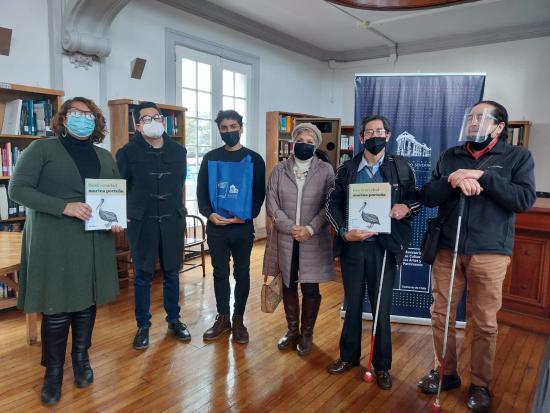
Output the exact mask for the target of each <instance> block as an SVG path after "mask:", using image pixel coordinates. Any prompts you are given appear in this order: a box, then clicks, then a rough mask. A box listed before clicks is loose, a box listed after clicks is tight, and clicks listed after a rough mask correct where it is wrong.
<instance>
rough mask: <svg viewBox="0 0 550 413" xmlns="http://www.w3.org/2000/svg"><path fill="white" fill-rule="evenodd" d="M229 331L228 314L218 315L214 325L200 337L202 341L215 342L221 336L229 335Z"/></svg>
mask: <svg viewBox="0 0 550 413" xmlns="http://www.w3.org/2000/svg"><path fill="white" fill-rule="evenodd" d="M230 331H231V321H230V319H229V314H218V315H217V316H216V321H215V322H214V325H213V326H212V327H210V328H209V329H208V330H206V331H205V333H204V334H203V335H202V339H203V340H206V341H209V340H215V339H217V338H218V337H220V336H222V335H223V334H225V333H229V332H230Z"/></svg>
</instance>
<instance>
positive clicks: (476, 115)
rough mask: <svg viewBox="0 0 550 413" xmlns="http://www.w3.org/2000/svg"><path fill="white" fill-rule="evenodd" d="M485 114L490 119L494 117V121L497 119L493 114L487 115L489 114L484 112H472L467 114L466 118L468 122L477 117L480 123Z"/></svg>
mask: <svg viewBox="0 0 550 413" xmlns="http://www.w3.org/2000/svg"><path fill="white" fill-rule="evenodd" d="M483 116H485V117H487V118H489V119H492V120H494V121H496V120H497V118H495V117H494V116H493V115H487V114H483V113H470V114H469V115H467V116H466V120H467V121H468V122H472V121H473V120H474V119H475V120H476V122H478V123H479V122H481V121H482V120H483Z"/></svg>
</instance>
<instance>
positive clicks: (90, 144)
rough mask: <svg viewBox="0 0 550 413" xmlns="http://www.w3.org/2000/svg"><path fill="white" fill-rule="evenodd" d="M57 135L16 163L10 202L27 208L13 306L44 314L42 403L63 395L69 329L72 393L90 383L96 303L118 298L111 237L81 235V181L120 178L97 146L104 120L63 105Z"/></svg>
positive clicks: (83, 105) (73, 102)
mask: <svg viewBox="0 0 550 413" xmlns="http://www.w3.org/2000/svg"><path fill="white" fill-rule="evenodd" d="M53 130H54V132H55V133H56V135H57V137H55V138H48V139H41V140H37V141H35V142H33V143H32V144H31V145H30V146H29V147H28V148H27V149H25V150H24V151H23V153H22V155H21V158H20V159H19V160H18V161H17V165H16V167H15V171H14V173H13V176H12V178H11V180H10V185H9V195H10V197H11V198H12V199H13V200H14V201H16V202H18V203H20V204H22V205H24V206H25V207H26V208H27V220H26V223H25V232H24V234H23V246H22V251H21V269H20V275H19V277H20V278H19V288H20V289H19V296H18V304H17V305H18V307H19V308H21V309H23V310H24V311H25V312H26V313H34V312H41V313H42V314H43V317H42V326H41V336H42V365H43V366H44V367H46V374H45V376H44V384H43V387H42V394H41V397H42V402H43V403H44V404H46V405H51V404H55V403H57V401H58V400H59V399H60V397H61V385H62V382H63V364H64V362H65V351H66V346H67V337H68V334H69V327H71V329H72V351H71V356H72V362H73V363H72V364H73V371H74V379H75V384H76V386H77V387H86V386H88V385H89V384H91V383H92V382H93V371H92V369H91V367H90V362H89V358H88V349H89V348H90V346H91V337H92V330H93V327H94V321H95V314H96V305H98V304H103V303H106V302H108V301H111V300H113V299H114V298H116V296H117V295H118V277H117V269H116V259H115V244H114V235H113V234H112V232H118V231H122V228H121V227H118V226H113V227H112V231H88V232H86V231H84V221H86V220H88V219H89V218H90V217H91V212H92V210H91V208H90V206H89V205H87V204H86V203H84V179H85V178H101V179H114V178H119V174H118V170H117V166H116V163H115V161H114V159H113V157H112V156H111V154H110V152H108V151H107V150H105V149H102V148H99V147H98V146H96V145H94V143H99V142H101V141H102V140H103V138H104V137H105V118H104V117H103V115H102V113H101V110H100V109H99V108H98V107H97V106H96V104H95V103H94V102H92V101H91V100H89V99H86V98H82V97H75V98H74V99H70V100H67V101H66V102H65V103H64V104H63V106H62V107H61V110H60V111H59V112H58V113H57V114H56V115H55V118H54V120H53Z"/></svg>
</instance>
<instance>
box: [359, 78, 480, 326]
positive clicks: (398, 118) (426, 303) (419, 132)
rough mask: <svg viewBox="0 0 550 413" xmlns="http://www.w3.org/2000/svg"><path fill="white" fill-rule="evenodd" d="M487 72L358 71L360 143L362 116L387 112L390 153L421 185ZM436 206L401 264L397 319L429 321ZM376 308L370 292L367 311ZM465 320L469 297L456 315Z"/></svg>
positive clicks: (416, 224)
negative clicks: (429, 248)
mask: <svg viewBox="0 0 550 413" xmlns="http://www.w3.org/2000/svg"><path fill="white" fill-rule="evenodd" d="M484 85H485V74H481V73H457V74H447V73H441V74H438V73H433V74H432V73H430V74H417V73H415V74H406V73H403V74H401V73H392V74H356V75H355V145H354V148H356V152H357V151H359V150H361V149H362V147H361V145H360V144H359V141H358V137H359V128H360V125H361V119H363V118H364V117H365V116H370V115H374V114H378V115H383V116H385V117H386V118H388V119H389V121H390V123H391V125H392V131H391V139H390V143H389V146H388V148H387V151H388V153H393V154H398V155H402V156H405V157H406V158H407V160H408V162H409V164H410V165H411V166H412V167H413V168H414V170H415V172H416V184H417V186H418V187H419V188H420V187H422V185H424V184H425V183H426V182H427V181H428V180H429V178H430V174H431V171H432V168H433V167H435V165H436V163H437V159H438V157H439V154H440V153H441V152H443V151H444V150H445V149H447V148H449V147H452V146H456V145H457V144H458V142H457V141H458V137H459V134H460V128H461V125H462V119H463V116H464V112H465V111H466V110H467V109H468V108H469V107H470V106H472V105H473V104H474V103H476V102H477V101H479V100H480V99H481V98H482V97H483V89H484ZM436 213H437V210H436V209H435V208H432V209H430V208H423V210H422V212H421V213H420V214H419V215H418V216H417V217H416V219H415V220H414V221H413V224H412V226H413V230H412V242H411V245H410V247H409V249H408V250H407V252H406V254H405V259H404V262H403V265H402V266H401V267H399V268H398V270H397V275H396V278H395V284H394V293H393V308H392V319H393V320H396V321H403V322H418V323H429V322H430V305H431V303H432V295H431V266H427V265H424V264H423V263H422V262H421V261H420V243H421V240H422V235H423V234H424V232H425V230H426V219H427V218H429V217H432V216H435V215H436ZM370 311H371V308H370V303H369V301H368V298H366V297H365V305H364V316H366V317H368V316H369V313H370ZM464 319H465V308H464V300H463V303H462V305H461V306H460V307H459V311H458V318H457V320H464Z"/></svg>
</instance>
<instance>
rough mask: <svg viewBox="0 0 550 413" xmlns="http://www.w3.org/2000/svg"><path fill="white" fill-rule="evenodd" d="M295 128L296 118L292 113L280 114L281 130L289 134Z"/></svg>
mask: <svg viewBox="0 0 550 413" xmlns="http://www.w3.org/2000/svg"><path fill="white" fill-rule="evenodd" d="M292 129H294V118H293V117H292V116H290V115H279V132H281V133H285V134H288V133H290V132H292Z"/></svg>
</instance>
